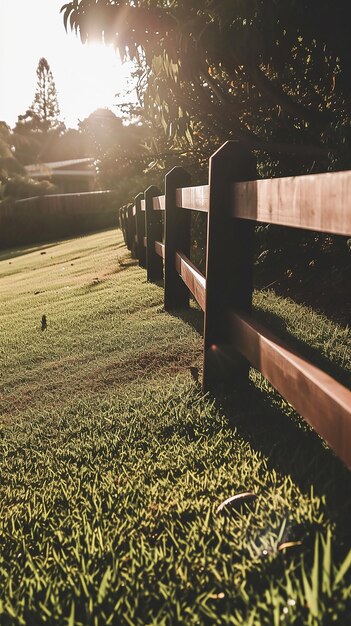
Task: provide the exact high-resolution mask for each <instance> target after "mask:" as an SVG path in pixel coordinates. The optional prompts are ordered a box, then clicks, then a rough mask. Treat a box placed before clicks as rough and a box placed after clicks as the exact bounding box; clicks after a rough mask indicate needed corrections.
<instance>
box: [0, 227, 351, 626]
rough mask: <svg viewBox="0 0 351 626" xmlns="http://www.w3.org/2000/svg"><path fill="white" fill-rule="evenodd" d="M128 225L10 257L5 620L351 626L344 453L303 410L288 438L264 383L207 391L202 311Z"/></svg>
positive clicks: (6, 283)
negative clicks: (131, 239) (130, 237)
mask: <svg viewBox="0 0 351 626" xmlns="http://www.w3.org/2000/svg"><path fill="white" fill-rule="evenodd" d="M120 244H121V236H120V234H119V233H115V232H110V233H105V234H99V235H94V236H89V237H86V238H82V239H78V240H76V241H71V242H64V243H61V244H58V245H57V247H55V248H54V249H53V251H52V259H50V258H49V256H48V254H47V255H40V251H39V250H38V251H33V252H31V253H30V254H27V255H26V258H25V257H15V258H13V259H12V261H13V262H15V263H17V264H18V268H21V267H22V269H21V270H19V271H18V272H17V270H16V274H15V275H16V276H17V278H16V280H17V282H16V287H14V283H13V278H14V276H12V279H11V276H8V275H7V276H4V275H3V274H2V269H3V267H4V266H3V265H2V263H5V264H6V263H7V260H3V261H1V262H0V273H1V274H0V275H1V278H0V292H1V294H3V295H4V296H5V299H4V303H5V304H4V309H3V310H2V311H4V314H3V315H2V317H1V322H0V324H1V326H0V341H1V346H2V347H1V359H2V372H4V375H3V378H2V381H1V403H2V404H1V406H2V409H1V410H2V418H1V422H0V465H1V486H0V492H1V498H0V546H1V547H0V589H1V592H0V624H1V625H2V624H4V626H9V625H11V626H12V625H15V626H17V624H25V625H26V624H35V625H36V626H37V625H41V624H58V625H61V624H67V625H68V626H73V625H75V626H87V625H90V624H91V625H94V626H100V625H101V626H105V624H112V625H114V624H122V625H123V626H124V625H132V626H139V625H140V626H142V625H146V624H154V625H155V626H156V625H157V626H162V625H165V626H166V625H173V624H187V625H188V624H189V625H190V626H192V625H194V626H195V625H198V624H233V625H239V624H242V625H244V624H245V625H246V624H251V625H252V626H261V625H267V626H271V625H274V626H275V625H278V624H295V625H296V626H299V625H301V624H309V625H310V626H316V624H319V623H320V624H322V623H323V624H329V623H337V624H342V625H345V626H346V625H347V624H348V619H349V615H350V609H351V606H350V604H351V577H350V571H351V569H350V565H351V563H350V560H351V557H350V556H348V555H349V554H350V553H349V547H350V545H349V518H350V510H351V494H350V479H349V477H348V474H347V472H346V471H344V470H343V469H342V467H341V465H340V464H339V463H338V462H337V461H335V460H334V459H333V457H332V455H331V454H330V453H329V452H328V451H326V450H325V449H324V448H323V446H321V445H320V443H319V441H318V439H317V438H316V437H313V436H312V435H311V433H310V432H308V431H307V432H304V431H303V430H301V429H300V431H299V432H295V430H293V426H294V423H293V422H292V426H291V429H290V430H289V429H287V431H286V441H285V443H284V441H282V440H281V439H280V438H279V437H280V433H279V424H280V426H281V428H282V429H283V428H285V426H286V424H288V423H289V420H290V418H289V417H287V416H286V413H289V411H290V409H288V408H287V407H284V403H283V402H280V401H279V399H278V398H275V397H273V396H272V395H271V394H270V390H269V389H268V387H267V390H266V391H265V392H256V395H255V394H254V395H253V397H252V398H247V399H245V400H244V399H243V398H241V399H240V398H238V395H236V396H234V397H233V398H232V399H231V405H229V403H228V402H227V403H225V402H222V403H219V402H215V401H214V400H213V399H211V398H210V397H208V396H205V397H204V396H203V395H202V394H201V393H200V391H199V388H198V385H197V384H196V382H195V381H194V380H193V379H192V377H191V375H190V371H189V367H190V366H193V367H201V351H202V339H201V337H200V336H199V334H198V333H197V332H196V331H195V330H194V329H193V327H192V325H191V323H190V322H191V321H192V313H190V315H189V321H188V322H186V321H184V319H181V318H180V317H177V316H173V315H168V314H167V313H165V312H164V311H163V306H162V299H163V292H162V289H161V288H160V287H159V286H157V285H151V284H147V283H146V276H145V272H144V271H143V270H141V269H139V268H138V267H137V265H136V264H135V263H134V262H132V261H131V259H130V258H129V256H128V255H127V253H126V250H125V248H124V247H123V246H121V245H120ZM41 251H42V249H41ZM47 257H48V258H47ZM72 259H74V260H72ZM22 263H23V266H22V265H21V264H22ZM70 263H73V265H70ZM63 266H64V267H65V268H68V271H67V273H66V274H65V278H64V279H63V277H62V275H61V274H60V269H59V268H61V269H62V267H63ZM10 267H12V264H11V266H10ZM7 271H8V267H7V265H6V273H7ZM38 271H40V281H39V282H40V290H41V293H40V294H35V293H34V292H35V291H36V290H37V289H38V279H37V275H36V272H38ZM64 271H66V269H65V270H64ZM77 277H78V278H79V280H77ZM94 278H97V279H98V280H97V281H95V283H93V282H92V281H93V280H94ZM38 297H40V298H41V299H40V300H39V301H38ZM257 297H259V296H257ZM269 297H270V298H272V302H271V303H270V304H269V301H267V300H265V305H264V306H267V309H268V308H270V310H272V311H273V312H275V309H274V307H280V306H282V303H281V302H278V303H277V302H276V301H275V300H274V297H273V296H269ZM268 304H269V306H268ZM262 306H263V305H262ZM289 308H290V310H291V311H292V317H291V319H290V322H289V324H290V325H293V324H294V321H293V316H296V315H297V314H300V313H301V309H298V313H297V312H296V310H295V309H294V306H293V305H292V304H291V305H290V304H289V303H288V304H287V305H286V307H285V308H284V312H283V313H284V315H288V309H289ZM43 313H45V314H46V315H47V319H48V329H47V330H46V331H41V329H40V320H41V315H42V314H43ZM193 313H194V316H195V315H197V313H198V312H197V311H194V312H193ZM307 314H308V313H306V315H307ZM194 316H193V317H194ZM184 317H185V316H184ZM295 323H297V322H295ZM340 342H341V343H342V338H341V339H340ZM340 345H341V344H340ZM334 352H335V353H336V352H337V351H332V353H331V355H330V359H331V361H333V359H334V356H333V355H334ZM335 358H336V359H337V358H338V357H337V356H336V357H335ZM257 385H258V386H260V385H261V386H263V385H262V382H260V381H259V380H258V381H257ZM261 396H262V398H261V399H260V397H261ZM282 408H283V409H285V414H284V412H282ZM278 419H279V420H280V422H278ZM249 433H250V434H249ZM311 450H312V455H313V456H314V459H309V458H308V457H309V456H311V452H310V451H311ZM288 456H289V457H290V458H289V459H288V458H287V457H288ZM294 459H295V462H294ZM290 461H291V462H290ZM244 491H250V492H253V493H255V494H257V496H258V497H257V499H256V501H255V502H254V503H253V505H252V507H250V508H249V507H243V508H242V509H239V510H238V511H236V512H235V511H232V512H231V513H228V514H226V515H219V514H218V513H217V512H216V511H217V508H218V506H219V504H220V503H221V502H222V501H223V500H225V499H226V498H227V497H228V496H230V495H234V494H237V493H240V492H244ZM333 498H334V499H333ZM284 544H285V547H284ZM282 546H283V547H282ZM347 559H348V560H347Z"/></svg>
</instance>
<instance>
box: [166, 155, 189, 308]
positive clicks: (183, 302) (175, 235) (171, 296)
mask: <svg viewBox="0 0 351 626" xmlns="http://www.w3.org/2000/svg"><path fill="white" fill-rule="evenodd" d="M190 182H191V178H190V175H189V174H188V172H186V171H185V170H184V169H183V168H182V167H174V168H173V169H172V170H171V171H170V172H168V174H166V177H165V294H164V298H165V299H164V306H165V310H166V311H171V310H172V309H178V308H186V307H188V306H189V290H188V288H187V286H186V285H185V283H184V282H183V280H182V278H181V277H180V276H179V274H178V272H177V270H176V267H175V258H176V252H183V253H184V254H185V255H186V256H187V257H188V258H190V218H191V213H190V211H188V210H186V209H179V208H177V203H176V189H177V188H179V187H189V186H190Z"/></svg>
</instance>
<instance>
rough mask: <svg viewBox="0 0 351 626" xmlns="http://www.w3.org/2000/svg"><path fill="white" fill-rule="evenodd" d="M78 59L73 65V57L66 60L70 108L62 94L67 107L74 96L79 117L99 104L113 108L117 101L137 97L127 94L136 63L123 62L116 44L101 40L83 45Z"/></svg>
mask: <svg viewBox="0 0 351 626" xmlns="http://www.w3.org/2000/svg"><path fill="white" fill-rule="evenodd" d="M77 51H78V50H76V54H77ZM75 61H76V62H75V65H74V67H72V66H70V61H69V58H68V59H67V61H66V63H67V72H66V73H65V77H64V80H65V90H64V91H65V94H66V97H67V99H69V100H70V101H71V102H67V107H66V103H65V102H64V100H63V97H62V95H61V96H60V101H61V102H62V108H63V109H64V108H68V106H70V107H71V106H72V99H73V100H74V105H75V109H76V110H77V111H79V113H78V116H79V119H83V118H84V117H86V116H87V115H89V114H90V113H92V111H94V110H95V109H97V108H99V107H111V106H112V105H113V103H116V102H119V103H122V102H125V101H130V99H131V98H132V99H133V96H131V95H130V94H128V93H127V92H128V89H129V88H130V81H131V71H132V64H131V63H122V62H121V60H120V57H119V55H118V52H116V51H115V50H114V49H113V47H112V46H105V45H103V44H99V43H91V44H85V45H84V46H83V45H81V47H80V50H79V60H78V59H75ZM116 95H117V98H116V97H115V96H116ZM134 98H135V96H134Z"/></svg>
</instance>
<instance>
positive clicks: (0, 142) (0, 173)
mask: <svg viewBox="0 0 351 626" xmlns="http://www.w3.org/2000/svg"><path fill="white" fill-rule="evenodd" d="M24 171H25V170H24V167H23V166H22V165H21V164H20V163H19V162H18V161H17V159H16V158H15V157H14V155H13V151H12V136H11V129H10V127H9V126H8V125H7V124H6V123H5V122H0V185H1V184H4V183H6V182H7V181H8V179H9V178H10V177H11V176H13V175H15V174H24Z"/></svg>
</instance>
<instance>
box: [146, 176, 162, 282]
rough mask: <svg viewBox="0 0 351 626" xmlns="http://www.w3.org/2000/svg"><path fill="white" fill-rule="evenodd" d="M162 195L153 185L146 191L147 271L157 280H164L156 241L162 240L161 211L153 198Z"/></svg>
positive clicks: (148, 274)
mask: <svg viewBox="0 0 351 626" xmlns="http://www.w3.org/2000/svg"><path fill="white" fill-rule="evenodd" d="M159 195H160V190H159V189H158V188H157V187H155V186H154V185H151V187H148V188H147V189H146V191H145V193H144V198H145V216H146V218H145V224H146V237H147V245H146V271H147V280H149V281H151V282H155V281H157V280H162V277H163V259H162V258H161V257H160V256H158V254H157V253H156V252H155V241H162V221H161V212H160V211H154V209H153V204H152V200H153V198H154V197H155V196H159Z"/></svg>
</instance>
